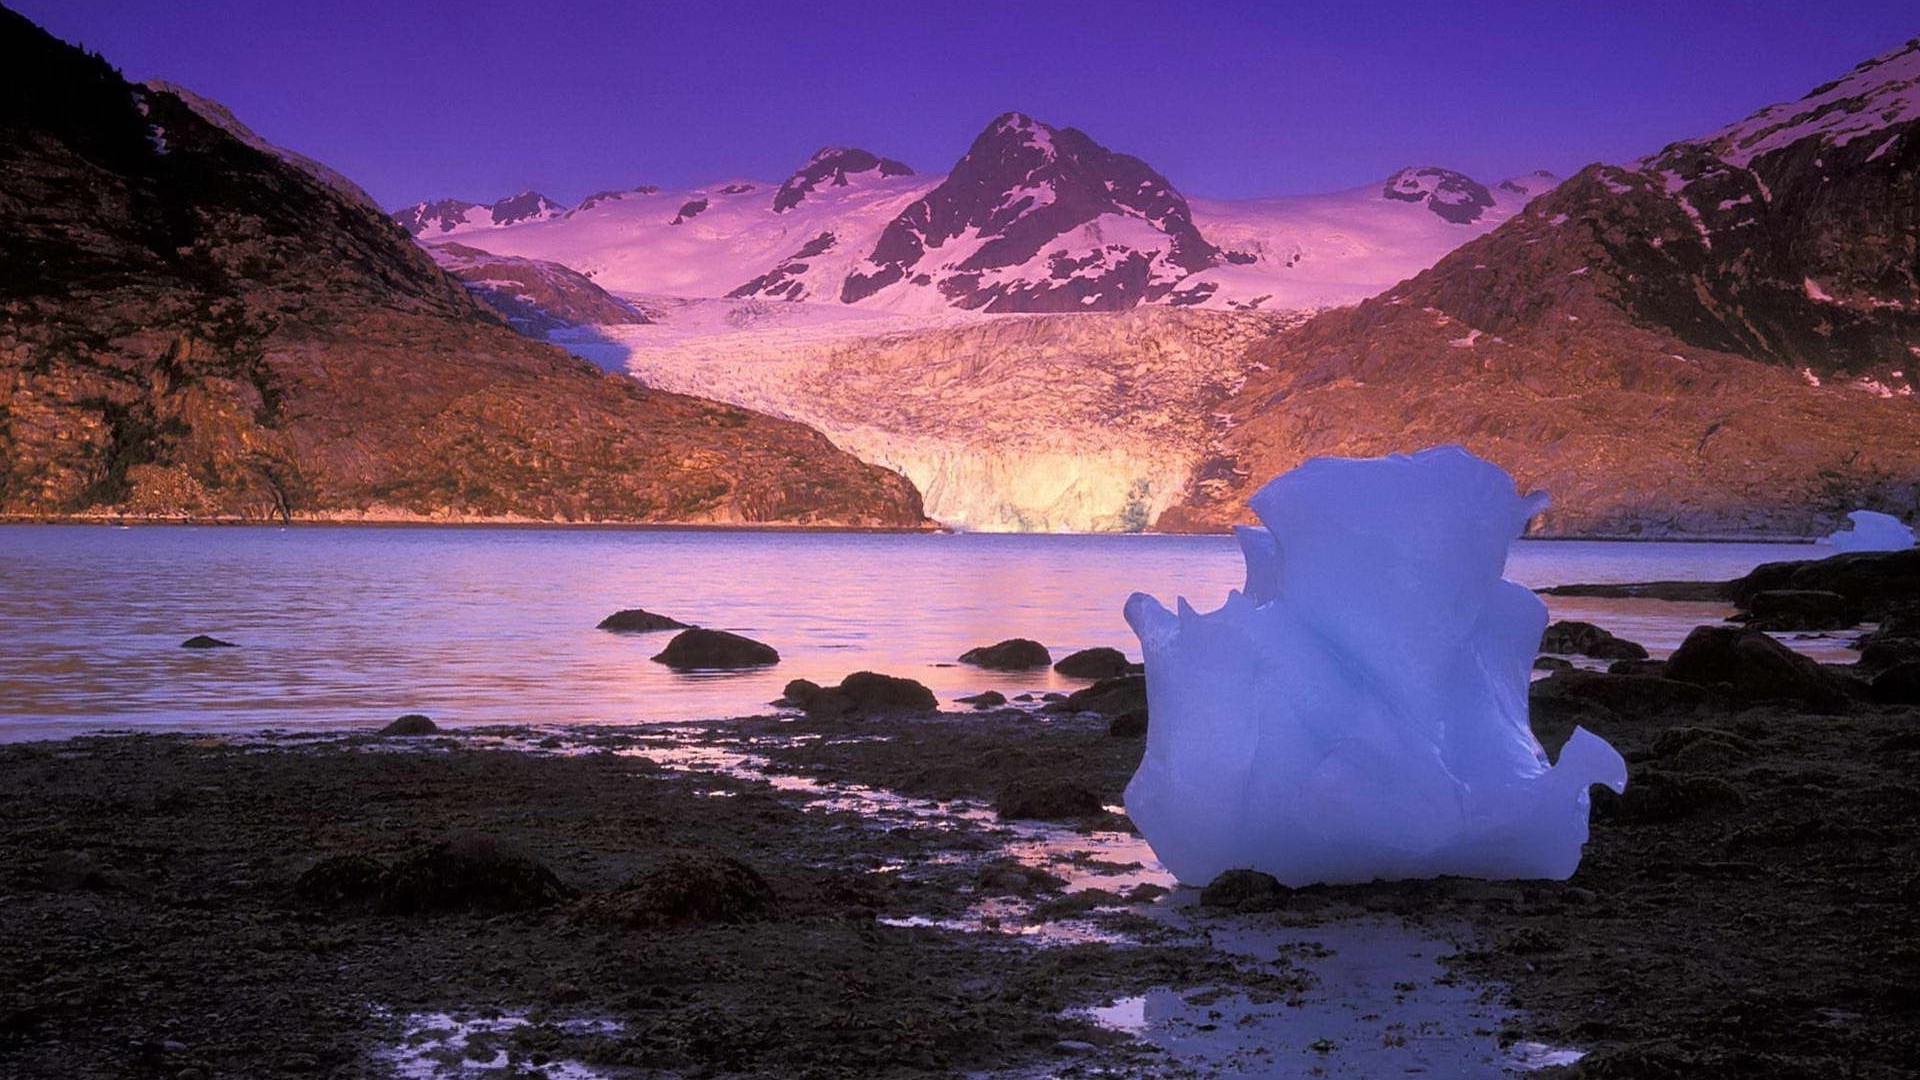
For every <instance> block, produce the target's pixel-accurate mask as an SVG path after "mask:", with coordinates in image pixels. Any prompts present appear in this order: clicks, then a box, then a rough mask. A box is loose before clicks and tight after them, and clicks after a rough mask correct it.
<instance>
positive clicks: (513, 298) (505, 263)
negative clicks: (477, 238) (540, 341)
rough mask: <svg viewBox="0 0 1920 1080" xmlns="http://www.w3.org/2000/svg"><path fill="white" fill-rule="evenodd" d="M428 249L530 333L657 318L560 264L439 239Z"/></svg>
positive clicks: (484, 300) (471, 288)
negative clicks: (438, 241)
mask: <svg viewBox="0 0 1920 1080" xmlns="http://www.w3.org/2000/svg"><path fill="white" fill-rule="evenodd" d="M427 251H428V253H429V254H431V255H432V256H433V261H434V262H436V263H439V264H440V267H441V269H443V270H445V271H446V272H447V273H449V274H452V275H453V276H454V277H457V278H459V279H460V281H461V283H462V284H464V285H466V287H467V289H468V291H470V292H472V293H473V294H474V296H476V297H478V298H479V299H480V302H481V303H483V304H485V305H486V306H488V307H490V308H492V309H493V310H494V312H495V313H497V314H498V315H500V317H502V318H504V319H506V320H507V323H508V325H510V326H512V327H513V328H514V329H515V330H518V331H520V332H521V333H523V334H526V335H527V336H528V337H545V336H547V335H548V334H551V333H553V332H554V331H556V330H564V329H569V328H573V327H581V326H630V325H634V324H638V323H645V322H650V321H652V320H651V319H650V318H649V317H648V316H647V314H646V312H644V311H642V310H640V308H639V307H637V306H635V305H633V304H630V303H628V302H627V301H625V300H622V299H620V298H618V297H616V296H614V295H613V294H611V293H609V292H607V291H606V290H605V289H602V288H601V287H600V286H598V285H595V284H594V283H593V279H591V278H589V277H587V276H586V275H585V274H580V273H575V272H574V271H572V270H569V269H567V268H566V267H564V266H561V265H560V264H559V263H553V262H546V261H544V260H541V259H517V258H514V257H513V256H511V255H495V254H492V253H491V252H486V251H481V250H480V249H479V248H471V247H468V246H466V245H465V244H453V243H447V244H435V245H433V246H432V247H430V248H428V249H427Z"/></svg>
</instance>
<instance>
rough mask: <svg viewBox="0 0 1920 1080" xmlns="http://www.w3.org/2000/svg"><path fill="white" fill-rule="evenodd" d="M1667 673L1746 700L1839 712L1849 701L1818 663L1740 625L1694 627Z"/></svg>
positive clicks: (1838, 684) (1668, 676) (1669, 675)
mask: <svg viewBox="0 0 1920 1080" xmlns="http://www.w3.org/2000/svg"><path fill="white" fill-rule="evenodd" d="M1665 677H1666V678H1668V679H1671V680H1674V681H1676V682H1684V683H1693V684H1695V685H1697V686H1708V687H1713V688H1715V689H1718V690H1720V691H1722V692H1723V693H1726V694H1727V695H1729V696H1731V697H1734V698H1737V699H1739V700H1742V701H1795V702H1798V703H1800V704H1801V705H1803V706H1805V707H1806V708H1809V709H1813V710H1815V711H1817V712H1840V711H1842V710H1844V709H1845V708H1846V707H1847V704H1848V697H1847V694H1846V692H1845V691H1844V690H1843V689H1842V688H1841V686H1840V683H1839V681H1838V680H1836V679H1835V678H1834V677H1833V676H1831V675H1829V674H1827V672H1826V670H1825V669H1823V668H1821V666H1820V665H1819V664H1817V663H1815V662H1814V661H1813V660H1811V659H1809V658H1807V657H1805V656H1802V655H1800V654H1799V653H1797V652H1794V651H1793V650H1792V649H1789V648H1787V647H1786V646H1785V645H1782V644H1780V643H1779V642H1778V641H1775V640H1773V639H1772V638H1770V637H1768V636H1767V635H1765V634H1763V633H1761V632H1760V631H1758V630H1749V629H1747V628H1745V627H1741V626H1696V627H1694V629H1693V632H1692V633H1690V634H1688V635H1687V639H1686V640H1685V641H1683V642H1681V643H1680V647H1679V648H1678V649H1676V650H1674V653H1673V655H1672V656H1670V657H1668V658H1667V667H1666V672H1665Z"/></svg>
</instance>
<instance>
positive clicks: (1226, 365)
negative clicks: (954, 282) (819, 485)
mask: <svg viewBox="0 0 1920 1080" xmlns="http://www.w3.org/2000/svg"><path fill="white" fill-rule="evenodd" d="M812 307H815V305H795V304H779V303H768V302H766V301H732V302H723V301H705V302H690V303H682V304H679V305H668V306H666V307H665V308H664V309H663V310H662V311H661V317H660V321H659V322H658V323H656V324H653V325H648V326H634V327H604V328H599V329H598V330H596V331H595V332H594V333H593V335H592V336H591V338H590V339H588V340H581V341H574V342H570V343H569V347H570V348H574V349H576V350H577V351H579V352H581V353H582V355H588V356H593V357H595V358H596V359H599V360H601V361H602V362H604V363H606V364H608V365H609V366H623V367H625V368H626V370H629V371H631V372H632V373H633V374H634V375H637V376H638V377H639V378H640V379H641V380H643V381H644V382H646V383H648V384H649V385H652V386H658V387H662V388H665V389H674V390H689V389H692V388H695V387H697V388H699V391H700V392H701V393H703V394H711V395H713V396H716V397H720V398H723V399H725V400H728V401H733V402H738V403H741V404H744V405H747V406H748V407H751V408H756V409H763V410H765V411H768V412H772V413H774V414H776V415H780V416H786V417H790V418H793V419H796V420H801V421H804V422H805V423H807V424H809V425H810V426H813V427H815V428H818V429H819V430H821V431H822V432H824V433H826V435H827V436H828V437H829V438H831V439H832V440H833V441H834V443H835V444H837V445H839V446H840V447H842V448H844V449H846V450H848V451H850V452H852V453H853V454H855V455H857V456H859V457H860V458H861V459H862V460H865V461H871V462H875V463H877V464H881V465H885V466H887V467H888V468H893V469H898V470H900V471H901V472H902V473H904V474H905V475H906V476H907V477H908V478H909V479H910V480H912V481H913V482H914V484H915V486H917V487H918V488H919V489H920V491H921V492H922V493H924V495H925V498H926V506H927V512H928V514H929V515H931V516H932V517H934V518H935V519H936V520H939V521H941V522H945V523H948V524H951V525H954V526H957V527H961V528H967V529H979V530H995V531H1063V530H1064V531H1139V530H1141V529H1143V528H1145V527H1146V526H1147V525H1149V524H1150V523H1151V522H1152V521H1153V520H1154V519H1155V518H1157V517H1158V516H1159V515H1160V513H1161V512H1162V511H1163V510H1164V509H1165V508H1166V507H1167V506H1168V505H1169V504H1170V503H1171V502H1172V501H1173V500H1174V499H1175V498H1177V497H1178V496H1179V495H1180V494H1181V493H1182V492H1183V491H1184V490H1185V489H1186V487H1187V485H1188V482H1189V481H1190V479H1191V478H1192V471H1193V468H1194V466H1195V465H1196V463H1197V462H1199V461H1200V460H1201V458H1202V456H1203V452H1204V449H1205V447H1206V446H1207V443H1208V440H1209V438H1210V437H1211V436H1212V435H1214V434H1216V433H1217V430H1218V428H1217V424H1218V421H1217V419H1216V418H1214V417H1213V416H1212V415H1211V413H1212V410H1213V408H1214V407H1215V406H1216V405H1217V403H1218V402H1220V401H1221V400H1223V399H1225V398H1226V397H1227V396H1228V395H1230V394H1231V393H1232V392H1233V390H1234V389H1235V388H1236V387H1238V386H1239V384H1240V383H1241V381H1242V380H1243V379H1244V378H1245V376H1246V373H1247V367H1246V359H1245V354H1246V351H1247V349H1248V347H1249V346H1250V345H1252V344H1254V343H1255V342H1258V341H1262V340H1264V339H1265V338H1267V337H1268V336H1269V335H1271V334H1272V333H1273V332H1274V331H1275V330H1276V329H1278V328H1280V327H1281V326H1284V325H1286V319H1285V317H1284V316H1280V315H1274V314H1267V313H1237V312H1218V311H1193V310H1182V309H1176V308H1165V307H1148V308H1140V309H1137V310H1134V311H1130V312H1118V313H1113V314H1106V315H1086V314H1067V315H1008V316H998V317H984V316H973V317H970V318H955V319H952V320H950V321H948V322H946V323H944V324H941V325H935V326H926V325H924V320H918V319H905V318H892V319H886V318H879V319H876V318H871V317H869V318H865V319H855V320H845V321H842V322H839V323H831V324H826V325H824V326H822V325H819V324H814V323H809V322H807V321H805V320H798V319H791V318H788V317H787V316H797V315H799V314H803V312H802V311H801V310H800V309H803V308H812ZM703 322H704V326H705V329H704V330H702V329H700V328H699V327H700V326H701V324H702V323H703Z"/></svg>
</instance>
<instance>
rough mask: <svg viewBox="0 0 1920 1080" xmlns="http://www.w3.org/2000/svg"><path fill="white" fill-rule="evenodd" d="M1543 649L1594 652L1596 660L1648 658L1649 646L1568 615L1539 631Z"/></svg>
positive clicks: (1571, 653) (1565, 653)
mask: <svg viewBox="0 0 1920 1080" xmlns="http://www.w3.org/2000/svg"><path fill="white" fill-rule="evenodd" d="M1540 651H1541V652H1547V653H1559V654H1561V655H1563V656H1591V657H1593V658H1594V659H1596V660H1645V659H1646V658H1647V650H1646V649H1644V648H1642V647H1641V646H1640V645H1639V644H1637V643H1635V642H1631V641H1628V640H1626V639H1625V638H1618V637H1614V636H1613V634H1612V632H1610V631H1607V630H1603V629H1601V628H1600V627H1598V626H1595V625H1593V624H1592V623H1589V622H1579V621H1577V620H1573V619H1568V620H1564V621H1562V622H1557V623H1554V624H1553V625H1552V626H1549V627H1547V630H1546V633H1544V634H1541V635H1540Z"/></svg>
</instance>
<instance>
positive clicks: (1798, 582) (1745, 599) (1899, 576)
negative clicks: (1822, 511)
mask: <svg viewBox="0 0 1920 1080" xmlns="http://www.w3.org/2000/svg"><path fill="white" fill-rule="evenodd" d="M1808 589H1811V590H1818V591H1820V592H1831V593H1838V594H1840V595H1841V596H1843V597H1845V598H1846V599H1847V600H1848V601H1849V602H1851V603H1853V604H1855V605H1857V607H1858V608H1859V614H1860V616H1861V617H1862V618H1864V619H1869V620H1874V619H1879V618H1880V617H1881V616H1883V615H1885V614H1887V613H1888V612H1890V611H1895V610H1898V609H1900V608H1904V607H1910V606H1913V605H1916V604H1920V548H1909V549H1908V550H1906V551H1855V552H1849V553H1847V554H1844V555H1834V556H1830V557H1828V558H1825V559H1811V560H1804V561H1800V562H1777V563H1764V564H1762V565H1760V566H1756V567H1754V569H1753V572H1752V573H1749V574H1748V575H1747V576H1746V577H1743V578H1739V579H1736V580H1735V581H1733V582H1731V583H1729V585H1728V595H1729V596H1730V597H1731V598H1732V599H1733V602H1734V603H1735V604H1738V605H1739V606H1740V607H1741V609H1742V610H1751V609H1752V604H1753V601H1754V598H1755V597H1756V596H1758V595H1759V594H1761V593H1763V592H1778V591H1781V590H1808Z"/></svg>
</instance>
